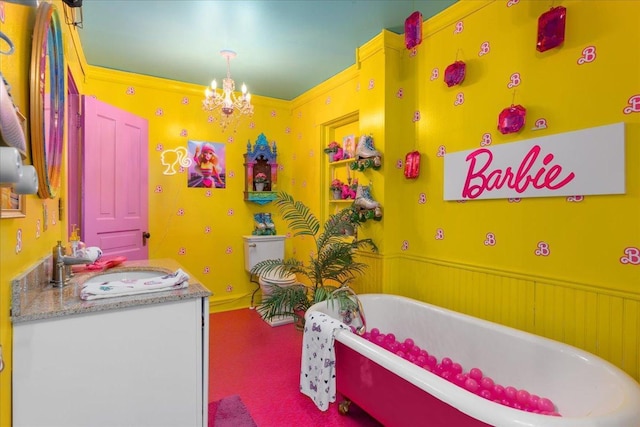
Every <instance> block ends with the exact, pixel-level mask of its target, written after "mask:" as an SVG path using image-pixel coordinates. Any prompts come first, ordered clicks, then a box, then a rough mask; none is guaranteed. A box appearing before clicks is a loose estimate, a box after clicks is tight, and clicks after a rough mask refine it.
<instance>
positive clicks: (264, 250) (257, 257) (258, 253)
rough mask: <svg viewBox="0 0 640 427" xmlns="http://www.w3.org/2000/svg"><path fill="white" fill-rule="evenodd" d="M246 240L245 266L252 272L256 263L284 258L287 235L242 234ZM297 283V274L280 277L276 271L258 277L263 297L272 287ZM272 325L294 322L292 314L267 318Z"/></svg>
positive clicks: (268, 293) (269, 292) (266, 295)
mask: <svg viewBox="0 0 640 427" xmlns="http://www.w3.org/2000/svg"><path fill="white" fill-rule="evenodd" d="M242 239H243V240H244V268H245V270H247V272H249V273H251V269H252V268H253V266H254V265H256V264H257V263H259V262H260V261H264V260H266V259H284V239H285V236H278V235H276V236H242ZM294 283H296V275H295V274H290V275H287V276H284V277H280V275H279V273H278V272H276V271H272V272H269V273H267V274H263V275H262V276H260V277H258V284H259V285H260V290H261V291H262V298H263V299H264V298H266V297H268V296H269V295H270V294H271V287H272V286H273V285H278V286H290V285H293V284H294ZM265 322H267V323H268V324H270V325H271V326H280V325H284V324H287V323H292V322H293V317H292V316H280V317H275V318H273V319H271V320H270V321H267V320H265Z"/></svg>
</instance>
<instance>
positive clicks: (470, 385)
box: [464, 378, 478, 393]
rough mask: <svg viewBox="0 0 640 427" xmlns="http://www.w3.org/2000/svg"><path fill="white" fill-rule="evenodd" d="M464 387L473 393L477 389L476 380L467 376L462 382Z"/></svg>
mask: <svg viewBox="0 0 640 427" xmlns="http://www.w3.org/2000/svg"><path fill="white" fill-rule="evenodd" d="M464 388H466V389H467V390H469V391H470V392H471V393H475V392H476V390H478V382H477V381H476V380H474V379H473V378H467V380H466V381H465V382H464Z"/></svg>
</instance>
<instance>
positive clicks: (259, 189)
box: [256, 182, 264, 191]
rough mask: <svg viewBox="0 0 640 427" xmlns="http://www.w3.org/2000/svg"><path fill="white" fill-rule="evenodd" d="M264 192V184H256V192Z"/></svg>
mask: <svg viewBox="0 0 640 427" xmlns="http://www.w3.org/2000/svg"><path fill="white" fill-rule="evenodd" d="M263 190H264V182H256V191H263Z"/></svg>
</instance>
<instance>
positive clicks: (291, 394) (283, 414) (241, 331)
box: [209, 309, 381, 427]
mask: <svg viewBox="0 0 640 427" xmlns="http://www.w3.org/2000/svg"><path fill="white" fill-rule="evenodd" d="M209 327H210V331H211V333H210V345H209V400H210V401H217V400H220V399H222V398H224V397H227V396H232V395H239V396H242V402H244V404H245V405H246V407H247V410H248V411H249V413H250V414H251V417H252V418H253V421H254V422H255V423H256V424H257V425H258V426H259V427H288V426H296V427H297V426H300V427H334V426H335V427H380V426H381V424H380V423H378V422H377V421H375V420H374V419H373V418H371V417H370V416H369V415H368V414H367V413H365V412H364V411H362V410H361V409H360V408H358V407H357V406H355V405H351V408H350V410H349V414H348V415H346V416H345V415H341V414H340V413H339V412H338V408H337V407H338V402H339V401H340V396H339V397H338V402H336V403H333V404H331V405H330V407H329V410H327V411H325V412H323V411H320V410H319V409H318V408H316V406H315V404H314V403H313V401H312V400H311V399H310V398H309V397H307V396H305V395H303V394H302V393H300V390H299V382H300V358H301V350H302V332H300V331H296V329H295V328H294V326H293V325H292V324H288V325H283V326H277V327H274V328H272V327H271V326H269V325H268V324H267V323H265V322H264V321H263V320H262V319H261V318H260V316H259V314H258V313H256V311H255V310H249V309H242V310H233V311H227V312H224V313H214V314H211V317H210V324H209Z"/></svg>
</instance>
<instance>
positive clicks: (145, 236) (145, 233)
mask: <svg viewBox="0 0 640 427" xmlns="http://www.w3.org/2000/svg"><path fill="white" fill-rule="evenodd" d="M150 237H151V233H149V232H148V231H143V232H142V246H147V239H148V238H150Z"/></svg>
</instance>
